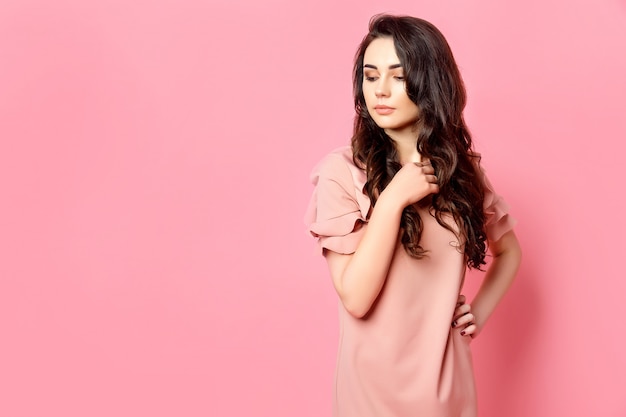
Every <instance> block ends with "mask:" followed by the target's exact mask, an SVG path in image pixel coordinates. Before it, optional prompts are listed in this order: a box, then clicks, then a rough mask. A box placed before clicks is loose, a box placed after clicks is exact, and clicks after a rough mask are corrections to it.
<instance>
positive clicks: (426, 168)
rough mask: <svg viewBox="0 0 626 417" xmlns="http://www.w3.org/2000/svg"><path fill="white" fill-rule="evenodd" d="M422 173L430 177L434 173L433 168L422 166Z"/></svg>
mask: <svg viewBox="0 0 626 417" xmlns="http://www.w3.org/2000/svg"><path fill="white" fill-rule="evenodd" d="M422 172H423V173H424V174H431V175H432V174H434V173H435V168H433V167H431V166H430V165H428V166H423V167H422Z"/></svg>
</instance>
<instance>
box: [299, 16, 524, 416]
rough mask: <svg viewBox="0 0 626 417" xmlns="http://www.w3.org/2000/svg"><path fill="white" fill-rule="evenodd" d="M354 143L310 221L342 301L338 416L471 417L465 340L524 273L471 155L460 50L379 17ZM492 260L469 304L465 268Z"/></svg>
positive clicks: (357, 80)
mask: <svg viewBox="0 0 626 417" xmlns="http://www.w3.org/2000/svg"><path fill="white" fill-rule="evenodd" d="M353 80H354V97H355V106H356V112H357V115H356V118H355V124H354V135H353V137H352V146H351V148H349V147H346V148H341V149H339V150H336V151H334V152H333V153H331V154H330V155H328V156H327V157H326V158H324V159H323V160H322V162H320V164H318V166H317V167H316V168H315V169H314V171H313V174H312V180H313V183H314V184H315V186H316V188H315V192H314V195H313V198H312V200H311V205H310V207H309V210H308V213H307V223H308V225H309V230H310V231H311V233H312V234H313V235H314V236H316V237H317V238H318V241H319V244H320V246H321V248H322V250H323V254H324V256H325V258H326V261H327V263H328V266H329V269H330V274H331V277H332V281H333V284H334V287H335V289H336V291H337V294H338V295H339V299H340V301H341V303H340V332H341V333H340V346H339V353H338V362H337V369H336V381H335V384H336V386H335V396H334V415H335V416H336V417H409V416H411V417H414V416H429V417H435V416H441V417H455V416H463V417H470V416H475V415H476V413H477V411H476V396H475V389H474V377H473V370H472V361H471V352H470V347H469V343H470V341H471V339H472V338H474V337H476V336H477V335H478V334H479V332H480V331H481V330H482V329H483V327H484V326H485V323H486V321H487V319H488V318H489V316H490V315H491V313H492V312H493V311H494V309H495V307H496V305H497V304H498V302H499V301H500V299H501V298H502V297H503V296H504V294H505V292H506V291H507V289H508V288H509V286H510V284H511V282H512V281H513V279H514V277H515V274H516V272H517V269H518V266H519V263H520V259H521V251H520V248H519V244H518V241H517V238H516V237H515V234H514V232H513V226H514V220H513V219H512V218H511V217H510V216H509V215H508V214H507V211H508V208H507V206H506V204H505V203H504V201H503V200H502V199H501V198H500V197H498V196H497V195H496V194H495V192H494V191H493V189H492V187H491V185H490V183H489V181H488V180H487V178H486V177H485V175H484V173H483V171H482V170H481V168H480V165H479V160H480V156H479V155H478V154H476V153H474V152H473V150H472V141H471V137H470V133H469V131H468V129H467V126H466V125H465V122H464V119H463V114H462V112H463V108H464V107H465V102H466V95H465V88H464V85H463V81H462V79H461V76H460V74H459V70H458V68H457V65H456V63H455V61H454V57H453V55H452V52H451V50H450V48H449V46H448V44H447V42H446V40H445V38H444V37H443V35H442V34H441V33H440V32H439V31H438V30H437V29H436V28H435V27H434V26H433V25H432V24H430V23H428V22H426V21H424V20H421V19H417V18H413V17H406V16H402V17H397V16H389V15H381V16H376V17H374V18H373V20H372V21H371V22H370V28H369V33H368V34H367V36H366V37H365V38H364V39H363V41H362V43H361V45H360V47H359V49H358V52H357V55H356V60H355V65H354V73H353ZM487 248H488V249H489V251H490V252H491V255H492V257H493V259H492V261H491V263H490V267H489V269H488V271H487V273H486V275H485V278H484V281H483V283H482V285H481V287H480V290H479V292H478V293H477V295H476V297H475V299H474V300H473V302H472V303H471V304H469V303H467V302H466V300H465V297H464V296H463V295H460V291H461V288H462V285H463V279H464V275H465V270H466V268H467V267H470V268H480V267H481V265H484V264H485V256H486V250H487Z"/></svg>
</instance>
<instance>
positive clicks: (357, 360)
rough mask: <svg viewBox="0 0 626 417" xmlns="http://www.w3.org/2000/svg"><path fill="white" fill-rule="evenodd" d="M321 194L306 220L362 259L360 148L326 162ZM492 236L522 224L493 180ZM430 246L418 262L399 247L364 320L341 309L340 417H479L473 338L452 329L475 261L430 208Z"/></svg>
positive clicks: (489, 199)
mask: <svg viewBox="0 0 626 417" xmlns="http://www.w3.org/2000/svg"><path fill="white" fill-rule="evenodd" d="M311 180H312V182H313V184H314V185H315V191H314V194H313V197H312V199H311V203H310V206H309V208H308V210H307V214H306V222H307V224H308V226H309V230H310V231H311V233H312V234H313V235H314V236H316V237H317V238H318V240H319V245H320V247H321V248H326V249H328V250H332V251H335V252H338V253H343V254H350V253H353V252H354V251H355V250H356V248H357V246H358V243H359V241H360V239H361V237H362V236H363V233H364V232H365V230H366V229H367V221H366V218H367V214H368V211H369V209H370V201H369V198H368V197H367V196H366V195H365V194H364V193H363V192H362V190H363V186H364V185H365V181H366V175H365V172H364V171H363V170H361V169H359V168H358V167H357V166H355V165H354V163H353V160H352V151H351V149H350V147H345V148H340V149H338V150H336V151H334V152H332V153H331V154H329V155H328V156H327V157H325V158H324V159H323V160H322V161H321V162H320V163H319V164H318V165H317V166H316V167H315V168H314V170H313V172H312V174H311ZM485 185H486V187H485V188H486V190H485V202H484V206H485V212H486V214H487V234H488V236H489V238H490V239H494V240H497V239H498V238H499V237H500V236H502V235H503V234H504V233H506V232H507V231H508V230H511V229H512V227H513V225H514V222H515V221H514V220H513V219H512V218H511V217H510V216H509V215H508V214H507V211H508V208H507V206H506V203H505V202H504V201H503V200H502V199H501V198H500V197H499V196H498V195H497V194H495V192H494V191H493V189H492V187H491V185H490V184H489V182H488V180H487V179H486V178H485ZM419 213H420V216H421V218H422V221H423V225H424V227H423V234H422V238H421V245H422V247H423V248H424V249H426V250H428V256H427V257H426V258H424V259H421V260H416V259H414V258H411V257H410V256H408V255H407V253H406V252H405V250H404V248H403V246H402V244H400V243H398V245H397V246H396V250H395V254H394V257H393V259H392V261H391V266H390V268H389V274H388V276H387V279H386V281H385V285H384V287H383V289H382V291H381V293H380V295H379V297H378V299H377V301H376V303H375V304H374V306H373V307H372V309H371V310H370V312H369V313H368V315H366V316H365V318H363V319H357V318H354V317H353V316H351V315H350V314H349V313H348V312H347V311H346V310H345V309H344V308H343V305H341V303H339V320H340V337H339V351H338V358H337V368H336V374H335V391H334V400H333V410H334V411H333V413H334V416H335V417H474V416H476V413H477V412H476V393H475V388H474V376H473V369H472V357H471V351H470V346H469V343H470V340H471V339H470V338H469V337H468V336H461V334H460V329H453V328H452V327H451V322H452V317H453V312H454V309H455V307H456V302H457V297H458V295H459V293H460V290H461V287H462V285H463V278H464V276H465V269H466V267H465V263H464V259H463V254H462V253H460V252H459V250H458V249H457V246H458V241H457V238H456V237H455V236H454V234H453V233H451V232H450V231H448V230H446V229H445V228H443V227H441V226H440V225H439V224H438V223H437V221H436V219H435V218H434V217H433V216H431V215H430V214H429V212H428V211H427V209H420V211H419Z"/></svg>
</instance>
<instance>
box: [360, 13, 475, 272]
mask: <svg viewBox="0 0 626 417" xmlns="http://www.w3.org/2000/svg"><path fill="white" fill-rule="evenodd" d="M381 37H387V38H391V39H393V42H394V45H395V48H396V53H397V55H398V58H400V63H401V64H402V67H403V69H404V76H405V80H406V91H407V94H408V96H409V98H410V99H411V100H412V101H413V102H414V103H415V104H416V105H417V106H418V108H419V110H420V117H419V120H418V121H416V123H417V127H418V131H419V135H418V138H417V150H418V152H419V153H420V154H421V155H422V157H424V158H428V159H430V161H431V163H432V165H433V167H434V168H435V172H436V175H437V179H438V184H439V193H437V194H433V195H432V201H431V205H432V208H433V209H434V215H435V218H436V219H437V221H438V222H439V224H440V225H441V226H443V227H445V228H446V229H448V230H450V231H452V232H454V233H455V234H457V237H458V238H459V242H460V243H461V247H460V249H461V250H462V251H463V252H464V254H465V259H466V263H467V265H468V266H469V267H471V268H480V266H481V265H483V264H484V263H485V252H486V239H487V237H486V233H485V214H484V211H483V199H484V190H483V183H482V181H481V176H480V172H479V165H478V163H479V159H480V157H479V156H478V155H477V154H475V153H474V152H473V151H472V138H471V135H470V132H469V130H468V128H467V126H466V124H465V120H464V119H463V109H464V108H465V103H466V93H465V86H464V84H463V80H462V78H461V74H460V72H459V69H458V67H457V65H456V62H455V60H454V56H453V54H452V51H451V50H450V46H449V45H448V43H447V41H446V39H445V38H444V37H443V35H442V34H441V32H440V31H439V30H438V29H437V28H436V27H435V26H433V25H432V24H431V23H429V22H427V21H425V20H422V19H418V18H415V17H409V16H390V15H378V16H374V17H373V18H372V20H371V21H370V25H369V33H368V34H367V35H366V36H365V38H364V39H363V41H362V42H361V45H360V46H359V49H358V51H357V53H356V58H355V63H354V72H353V84H354V85H353V87H354V104H355V109H356V117H355V121H354V133H353V137H352V151H353V154H354V162H355V164H357V165H359V166H362V167H364V168H365V169H366V172H367V182H366V184H365V192H366V193H367V195H368V197H369V198H370V200H371V204H372V206H374V205H375V204H376V200H377V199H378V196H379V195H380V193H381V192H382V191H383V190H384V189H385V187H386V186H387V185H388V184H389V182H390V181H391V179H392V178H393V176H394V175H395V174H396V173H397V172H398V170H399V169H400V168H401V166H400V163H399V161H398V158H397V153H396V148H395V146H394V142H393V141H392V139H391V138H390V137H389V136H388V135H387V134H385V132H384V131H383V129H381V128H380V127H378V126H377V125H376V123H375V122H374V120H372V118H371V116H370V114H369V112H368V111H367V106H366V104H365V98H364V96H363V57H364V55H365V50H366V49H367V47H368V46H369V44H370V43H371V42H372V41H373V40H374V39H377V38H381ZM445 215H451V216H452V218H453V219H454V222H455V223H456V225H457V226H458V233H457V232H456V231H455V230H454V229H453V228H452V227H451V226H450V225H448V224H447V223H446V222H445V221H444V216H445ZM400 226H401V230H402V236H401V241H402V244H403V245H404V247H405V249H406V251H407V252H408V253H409V254H410V255H411V256H413V257H415V258H418V259H419V258H422V257H424V256H426V251H425V250H424V249H423V248H422V246H421V245H420V238H421V234H422V228H423V224H422V220H421V218H420V216H419V214H418V212H417V210H416V208H415V207H414V206H408V207H406V208H405V209H404V211H403V213H402V219H401V223H400Z"/></svg>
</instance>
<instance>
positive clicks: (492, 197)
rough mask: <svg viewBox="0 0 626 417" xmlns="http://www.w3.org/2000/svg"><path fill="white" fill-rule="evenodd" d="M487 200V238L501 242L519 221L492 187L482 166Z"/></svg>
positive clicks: (485, 208) (485, 204) (484, 205)
mask: <svg viewBox="0 0 626 417" xmlns="http://www.w3.org/2000/svg"><path fill="white" fill-rule="evenodd" d="M480 173H481V175H482V182H483V187H484V188H483V189H484V193H485V199H484V200H483V210H484V212H485V217H486V221H485V228H486V232H487V238H488V239H489V240H491V241H494V242H495V241H497V240H499V239H500V238H501V237H502V236H503V235H504V234H505V233H506V232H508V231H510V230H513V227H515V224H516V223H517V221H516V220H515V219H514V218H513V217H512V216H511V215H510V214H509V205H508V204H507V202H506V201H505V200H504V198H502V196H500V195H499V194H498V193H496V191H495V190H494V188H493V185H491V181H489V178H488V177H487V173H486V172H485V169H484V168H483V167H482V166H480Z"/></svg>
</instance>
